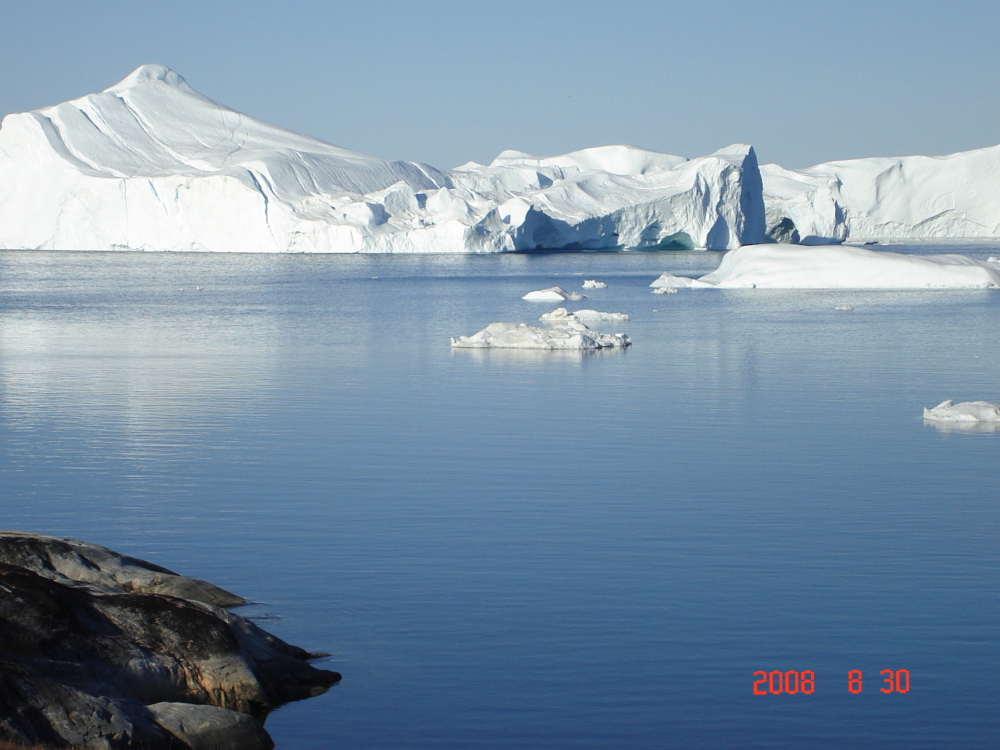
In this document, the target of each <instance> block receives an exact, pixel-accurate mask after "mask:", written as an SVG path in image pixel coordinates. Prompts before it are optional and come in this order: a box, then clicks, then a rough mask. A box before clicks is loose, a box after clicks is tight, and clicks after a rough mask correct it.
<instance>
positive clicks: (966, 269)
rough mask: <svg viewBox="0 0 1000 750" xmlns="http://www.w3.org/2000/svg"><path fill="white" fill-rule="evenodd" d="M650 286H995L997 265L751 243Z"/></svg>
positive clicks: (997, 283)
mask: <svg viewBox="0 0 1000 750" xmlns="http://www.w3.org/2000/svg"><path fill="white" fill-rule="evenodd" d="M650 286H653V287H674V288H677V287H691V288H696V289H711V288H716V289H741V288H758V289H996V288H1000V268H998V267H997V266H996V265H995V264H991V263H989V262H988V261H980V260H975V259H974V258H970V257H968V256H965V255H955V254H948V255H906V254H902V253H890V252H885V251H879V250H869V249H866V248H861V247H853V246H841V245H830V246H819V247H799V246H793V245H750V246H747V247H741V248H739V249H738V250H731V251H730V252H728V253H726V254H725V255H724V256H723V258H722V262H721V263H720V264H719V267H718V268H717V269H716V270H715V271H713V272H712V273H710V274H707V275H705V276H702V277H701V278H700V279H690V278H687V277H683V276H673V275H671V274H669V273H665V274H663V275H662V276H660V278H658V279H657V280H656V281H654V282H653V283H652V284H651V285H650Z"/></svg>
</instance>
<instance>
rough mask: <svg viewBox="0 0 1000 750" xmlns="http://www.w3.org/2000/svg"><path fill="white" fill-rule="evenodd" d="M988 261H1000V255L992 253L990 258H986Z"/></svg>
mask: <svg viewBox="0 0 1000 750" xmlns="http://www.w3.org/2000/svg"><path fill="white" fill-rule="evenodd" d="M986 262H987V263H1000V257H997V256H996V255H991V256H990V257H989V258H987V259H986Z"/></svg>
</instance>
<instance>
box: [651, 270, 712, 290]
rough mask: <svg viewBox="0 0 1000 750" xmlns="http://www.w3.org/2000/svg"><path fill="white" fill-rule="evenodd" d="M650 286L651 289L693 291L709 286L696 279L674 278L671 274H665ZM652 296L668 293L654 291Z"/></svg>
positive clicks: (686, 277)
mask: <svg viewBox="0 0 1000 750" xmlns="http://www.w3.org/2000/svg"><path fill="white" fill-rule="evenodd" d="M650 286H651V287H653V289H694V288H697V287H708V286H711V284H706V283H705V282H703V281H698V279H692V278H690V277H688V276H674V275H673V274H672V273H665V274H663V275H661V276H660V278H658V279H657V280H656V281H654V282H653V283H652V284H650ZM654 294H669V292H659V291H656V292H654Z"/></svg>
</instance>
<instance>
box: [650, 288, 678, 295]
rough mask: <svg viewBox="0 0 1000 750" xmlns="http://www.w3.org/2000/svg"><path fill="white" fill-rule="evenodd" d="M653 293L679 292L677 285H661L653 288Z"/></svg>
mask: <svg viewBox="0 0 1000 750" xmlns="http://www.w3.org/2000/svg"><path fill="white" fill-rule="evenodd" d="M653 294H677V287H675V286H660V287H657V288H656V289H654V290H653Z"/></svg>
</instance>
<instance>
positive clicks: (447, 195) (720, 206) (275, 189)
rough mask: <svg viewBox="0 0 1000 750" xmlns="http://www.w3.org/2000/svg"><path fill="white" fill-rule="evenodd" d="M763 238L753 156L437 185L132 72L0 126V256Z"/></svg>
mask: <svg viewBox="0 0 1000 750" xmlns="http://www.w3.org/2000/svg"><path fill="white" fill-rule="evenodd" d="M763 237H764V203H763V197H762V192H761V181H760V172H759V169H758V166H757V159H756V156H755V154H754V152H753V149H752V148H750V147H749V146H732V147H729V148H726V149H723V150H721V151H718V152H716V153H714V154H711V155H709V156H705V157H699V158H695V159H685V158H683V157H677V156H670V155H667V154H659V153H655V152H652V151H645V150H643V149H638V148H633V147H629V146H606V147H600V148H593V149H585V150H583V151H576V152H573V153H570V154H564V155H562V156H554V157H546V158H538V157H534V156H530V155H528V154H523V153H521V152H517V151H505V152H503V153H502V154H501V155H500V156H499V157H497V159H496V160H494V162H493V163H492V164H490V165H481V164H475V163H471V162H470V163H469V164H466V165H464V166H462V167H458V168H456V169H454V170H450V171H443V170H439V169H435V168H433V167H429V166H427V165H424V164H417V163H413V162H403V161H387V160H383V159H377V158H374V157H370V156H365V155H364V154H359V153H356V152H353V151H348V150H346V149H342V148H338V147H336V146H331V145H330V144H328V143H324V142H322V141H319V140H316V139H314V138H309V137H306V136H302V135H299V134H297V133H293V132H291V131H289V130H285V129H283V128H280V127H276V126H274V125H269V124H267V123H264V122H260V121H258V120H255V119H253V118H252V117H248V116H247V115H244V114H242V113H240V112H237V111H235V110H232V109H229V108H228V107H225V106H223V105H221V104H219V103H217V102H214V101H212V100H210V99H208V98H206V97H204V96H202V95H200V94H198V93H197V92H196V91H194V90H193V89H192V88H191V87H190V86H188V84H187V83H186V82H185V81H184V79H183V78H181V77H180V76H179V75H177V74H176V73H174V72H173V71H171V70H169V69H168V68H165V67H163V66H159V65H144V66H142V67H140V68H139V69H137V70H136V71H135V72H134V73H132V74H131V75H130V76H128V77H127V78H126V79H125V80H123V81H122V82H121V83H119V84H117V85H115V86H112V87H111V88H109V89H106V90H105V91H103V92H100V93H96V94H90V95H87V96H84V97H82V98H79V99H75V100H73V101H69V102H65V103H63V104H58V105H55V106H51V107H45V108H43V109H39V110H35V111H32V112H26V113H22V114H12V115H8V116H7V117H5V118H4V120H3V123H2V125H0V247H3V248H42V249H89V250H118V249H120V250H128V249H142V250H199V251H266V252H398V253H404V252H405V253H417V252H502V251H517V250H532V249H545V248H551V249H582V248H588V249H589V248H593V249H614V248H623V247H624V248H629V247H643V248H650V247H653V248H655V247H692V248H714V249H727V248H734V247H737V246H738V245H740V244H742V243H749V242H759V241H761V240H762V239H763Z"/></svg>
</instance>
